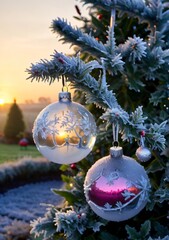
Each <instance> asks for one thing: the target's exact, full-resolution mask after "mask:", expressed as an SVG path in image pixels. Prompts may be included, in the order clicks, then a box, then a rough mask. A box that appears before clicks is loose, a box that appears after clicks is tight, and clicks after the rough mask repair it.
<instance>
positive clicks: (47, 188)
mask: <svg viewBox="0 0 169 240" xmlns="http://www.w3.org/2000/svg"><path fill="white" fill-rule="evenodd" d="M62 186H63V183H62V182H61V181H48V182H41V183H32V184H27V185H24V186H20V187H18V188H15V189H11V190H9V191H8V192H6V193H4V194H0V240H1V239H7V238H5V237H4V236H5V234H7V232H8V233H9V231H11V229H10V226H13V228H14V225H17V228H19V225H21V227H22V228H23V224H26V225H28V226H29V222H30V220H33V219H36V218H37V217H39V216H43V215H44V213H45V212H46V206H44V205H43V204H42V203H45V204H46V203H47V204H53V205H58V204H60V203H61V201H62V198H61V197H60V196H58V195H56V194H54V193H53V192H52V191H51V189H52V188H61V187H62ZM11 234H12V233H11Z"/></svg>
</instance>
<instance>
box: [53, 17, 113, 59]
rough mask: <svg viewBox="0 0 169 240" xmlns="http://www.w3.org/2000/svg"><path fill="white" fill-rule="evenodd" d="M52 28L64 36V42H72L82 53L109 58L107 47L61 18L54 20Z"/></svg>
mask: <svg viewBox="0 0 169 240" xmlns="http://www.w3.org/2000/svg"><path fill="white" fill-rule="evenodd" d="M51 28H52V29H53V32H54V33H56V32H57V33H59V34H60V35H62V40H63V41H64V42H71V44H73V45H76V46H79V47H81V48H82V51H86V52H89V53H92V54H94V55H95V56H99V57H100V55H101V56H104V57H105V56H107V54H109V52H108V51H107V49H106V47H105V46H104V45H103V44H102V43H101V42H98V41H97V40H96V39H95V38H94V37H92V36H91V35H88V34H84V33H82V32H81V31H80V30H79V29H78V28H73V27H72V26H71V25H70V24H68V23H67V21H66V20H64V19H63V20H62V19H60V18H58V19H55V20H53V22H52V26H51Z"/></svg>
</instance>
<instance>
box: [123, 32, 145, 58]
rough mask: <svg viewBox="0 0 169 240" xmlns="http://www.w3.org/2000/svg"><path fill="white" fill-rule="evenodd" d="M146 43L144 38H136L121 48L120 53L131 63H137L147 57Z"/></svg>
mask: <svg viewBox="0 0 169 240" xmlns="http://www.w3.org/2000/svg"><path fill="white" fill-rule="evenodd" d="M146 45H147V44H146V42H144V41H143V39H142V38H140V37H136V36H134V37H133V38H131V37H129V38H128V40H127V41H126V42H125V43H124V44H121V45H120V46H119V52H120V53H121V54H122V56H123V57H127V58H128V60H129V62H133V63H135V61H136V60H139V61H140V60H141V59H142V57H145V56H146V54H147V53H146V48H147V46H146Z"/></svg>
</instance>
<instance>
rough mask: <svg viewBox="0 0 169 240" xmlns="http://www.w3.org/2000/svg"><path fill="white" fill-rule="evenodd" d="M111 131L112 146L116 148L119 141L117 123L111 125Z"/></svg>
mask: <svg viewBox="0 0 169 240" xmlns="http://www.w3.org/2000/svg"><path fill="white" fill-rule="evenodd" d="M112 130H113V146H114V147H118V145H119V140H118V135H119V124H118V122H116V123H113V124H112Z"/></svg>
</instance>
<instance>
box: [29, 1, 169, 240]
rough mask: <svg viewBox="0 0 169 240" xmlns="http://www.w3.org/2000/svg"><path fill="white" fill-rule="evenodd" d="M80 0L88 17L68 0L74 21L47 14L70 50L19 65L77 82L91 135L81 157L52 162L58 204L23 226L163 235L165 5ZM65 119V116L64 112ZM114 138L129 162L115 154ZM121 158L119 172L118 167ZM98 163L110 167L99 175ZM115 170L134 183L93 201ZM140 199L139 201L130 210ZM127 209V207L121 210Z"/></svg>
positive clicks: (80, 234) (73, 232) (79, 233)
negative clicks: (56, 165)
mask: <svg viewBox="0 0 169 240" xmlns="http://www.w3.org/2000/svg"><path fill="white" fill-rule="evenodd" d="M82 2H83V3H84V4H90V5H89V7H90V16H89V19H87V18H85V17H83V16H82V15H81V11H80V9H79V8H78V6H76V10H77V14H78V17H76V18H77V19H78V20H80V21H82V22H83V23H84V26H83V27H82V28H81V29H79V28H74V27H72V26H71V25H70V24H68V23H67V21H66V20H64V19H61V18H58V19H56V20H53V22H52V26H51V27H52V30H53V32H54V33H57V34H60V35H61V37H62V38H61V39H62V41H63V42H69V43H71V44H72V45H74V46H76V53H75V54H74V56H67V55H66V54H63V53H59V52H57V51H56V52H54V54H53V57H52V59H51V60H50V61H48V60H41V61H40V62H39V63H37V64H32V66H31V67H30V69H28V73H29V74H30V76H29V78H30V79H31V80H32V81H33V80H34V79H35V80H37V81H46V82H49V83H50V84H52V83H53V82H55V80H56V79H62V80H63V83H64V84H65V81H66V82H69V83H71V87H73V88H74V89H76V90H77V91H76V93H75V97H76V99H77V100H78V101H79V102H81V103H83V104H87V106H86V107H88V109H89V110H90V111H91V112H92V113H93V115H94V116H95V119H97V121H96V124H97V129H98V133H97V141H96V143H95V146H94V148H93V151H92V153H90V154H89V155H88V156H87V157H86V158H85V159H83V160H81V161H79V162H78V163H76V164H74V163H72V164H69V165H67V164H64V165H62V166H61V170H62V171H63V173H64V172H65V173H64V174H63V175H62V179H63V181H64V182H65V188H64V189H61V190H60V189H54V190H53V192H54V193H56V194H60V195H61V196H63V197H64V198H65V202H64V203H63V205H62V206H49V207H48V211H47V213H46V215H45V216H44V217H43V218H39V219H37V220H35V221H33V222H32V223H31V225H32V234H34V236H35V237H39V239H82V240H83V239H84V240H94V239H97V240H98V239H100V240H103V239H111V240H112V239H140V240H141V239H149V240H152V239H165V240H167V239H169V229H168V227H167V226H168V225H167V220H168V212H167V209H168V200H169V188H168V184H169V163H168V157H169V155H168V152H167V149H168V132H169V131H168V119H169V111H168V110H169V109H168V101H169V80H168V72H169V49H168V48H169V4H168V2H167V1H165V0H148V1H143V0H128V1H123V0H116V1H114V0H82ZM109 22H110V24H109ZM84 99H85V101H86V102H85V103H84ZM43 118H44V122H43V124H44V123H45V122H46V124H49V121H48V122H47V120H46V118H47V115H45V116H43ZM66 119H67V122H68V119H69V116H68V115H67V116H66ZM58 121H59V119H58V118H56V117H55V121H53V122H52V121H51V122H50V124H51V125H52V127H53V126H54V125H53V124H56V123H57V122H58ZM69 122H71V121H69ZM41 124H42V122H41ZM64 124H65V122H62V125H64ZM80 124H81V125H82V123H80ZM84 125H85V123H83V129H84V128H86V126H84ZM71 126H72V125H71ZM38 127H40V124H39V125H38ZM43 127H44V125H43ZM52 127H51V128H50V131H52V130H51V129H52ZM69 127H70V126H69ZM67 131H68V132H69V131H70V128H69V129H68V130H67ZM48 132H49V131H48ZM112 132H113V134H112ZM44 138H45V136H44ZM42 140H43V139H41V141H42ZM53 141H54V140H53ZM112 142H113V144H112ZM50 144H54V143H53V142H50ZM112 145H113V147H112ZM119 146H122V147H123V149H124V153H125V155H128V156H130V157H132V158H134V159H135V160H134V159H132V160H131V158H130V160H128V157H126V156H124V157H122V156H121V148H120V147H119ZM119 149H120V150H119ZM136 150H137V151H136ZM109 152H110V155H109ZM119 152H120V154H119ZM117 155H118V156H117ZM104 156H108V157H106V158H104ZM100 158H101V160H99V159H100ZM114 159H116V160H117V161H118V160H119V162H120V161H121V162H122V163H123V164H122V165H123V166H120V165H118V163H117V161H116V163H115V165H116V167H117V169H114V170H113V171H112V172H111V169H106V167H107V168H108V166H109V165H110V164H109V163H108V161H109V160H112V161H113V160H114ZM123 160H124V162H123ZM130 161H131V163H132V164H131V165H130V164H128V162H130ZM63 162H64V161H63ZM97 162H98V163H97ZM137 162H139V163H137ZM126 163H127V165H126V166H125V164H126ZM99 164H100V166H101V168H102V169H103V171H102V173H100V172H99V171H101V170H99ZM106 164H109V165H107V166H106ZM129 165H130V168H129V167H128V166H129ZM141 165H142V167H141ZM92 166H93V167H92ZM124 166H125V167H126V169H127V170H124V169H123V175H121V174H122V170H121V169H122V168H123V167H124ZM111 167H112V169H113V168H114V166H112V165H111ZM143 167H144V168H143ZM89 169H90V170H89ZM119 169H120V170H119ZM144 169H145V170H144ZM104 171H105V172H106V171H107V172H109V175H108V176H106V177H105V176H104ZM127 171H128V173H127ZM144 171H145V172H144ZM98 172H99V175H98ZM133 172H134V174H133ZM146 174H147V175H146ZM90 175H92V176H96V177H95V179H94V180H92V176H90ZM140 175H142V176H140ZM143 175H144V177H143ZM119 176H120V177H119ZM124 176H128V177H129V178H130V177H131V176H133V178H135V179H134V180H133V179H132V180H133V182H135V183H132V184H131V182H130V186H129V185H127V184H128V183H127V182H125V183H126V190H125V191H124V189H123V190H122V191H121V192H120V193H119V191H120V190H119V189H118V191H117V189H116V194H117V195H118V196H117V195H116V197H114V196H113V197H112V198H113V202H111V201H107V202H104V205H103V206H101V204H102V203H101V200H105V195H104V196H102V198H101V199H100V198H99V194H98V191H100V190H101V191H103V192H104V191H105V192H104V193H105V194H107V195H108V194H109V197H110V192H108V191H109V190H107V192H106V190H105V189H104V190H103V189H101V188H102V187H103V186H105V188H106V189H113V187H115V186H116V184H117V182H118V181H119V179H121V181H122V180H123V181H124ZM147 176H148V177H147ZM104 177H105V179H106V181H107V182H106V183H104V181H105V179H104ZM141 177H142V178H141ZM93 178H94V177H93ZM131 178H132V177H131ZM139 178H141V180H139ZM148 178H149V180H148ZM90 181H93V182H92V183H90V186H89V182H90ZM96 185H97V187H96ZM150 185H151V188H150ZM117 192H118V193H117ZM113 194H115V193H114V192H113ZM119 194H120V195H119ZM111 196H112V193H111ZM117 199H120V200H118V201H116V200H117ZM111 200H112V199H111ZM143 203H144V204H143ZM140 205H144V206H145V205H146V206H145V207H144V206H143V207H142V208H143V209H141V210H139V211H138V212H137V210H138V209H139V207H140ZM91 208H92V209H91ZM92 210H93V211H92ZM95 210H96V211H95ZM132 211H136V212H135V213H134V214H133V215H132V216H128V213H129V215H130V213H131V212H132ZM100 212H101V214H100ZM102 213H103V214H102ZM111 218H112V219H111Z"/></svg>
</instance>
